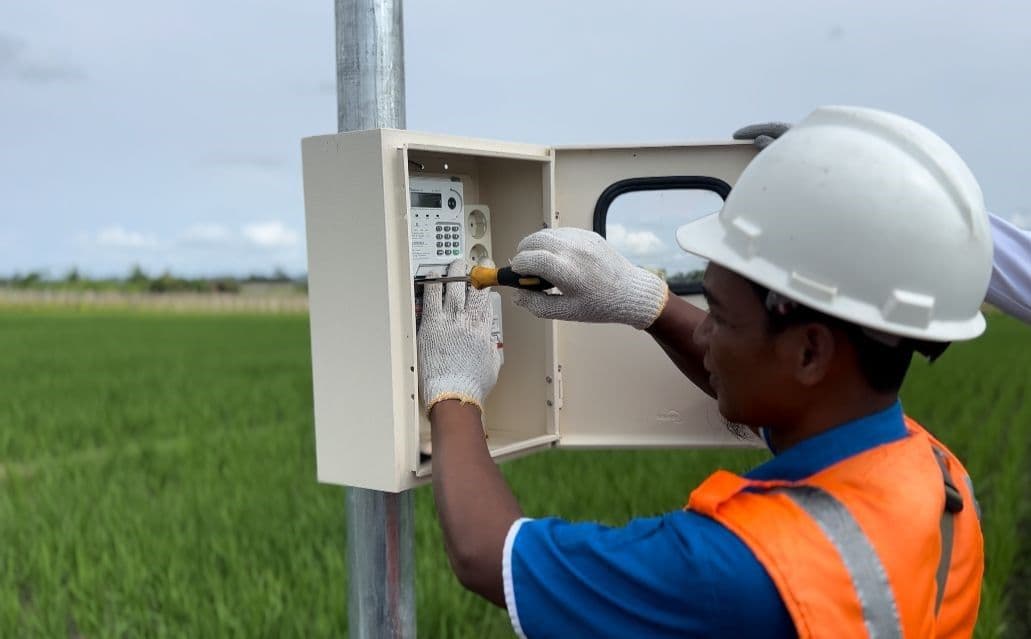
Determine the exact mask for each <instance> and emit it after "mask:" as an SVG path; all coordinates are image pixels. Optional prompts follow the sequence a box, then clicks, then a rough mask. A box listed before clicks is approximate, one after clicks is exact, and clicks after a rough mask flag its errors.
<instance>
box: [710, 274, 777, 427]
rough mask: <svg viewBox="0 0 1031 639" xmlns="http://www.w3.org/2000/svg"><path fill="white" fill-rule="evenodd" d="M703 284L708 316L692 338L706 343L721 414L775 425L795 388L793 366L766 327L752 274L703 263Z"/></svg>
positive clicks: (752, 423)
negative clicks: (778, 350)
mask: <svg viewBox="0 0 1031 639" xmlns="http://www.w3.org/2000/svg"><path fill="white" fill-rule="evenodd" d="M702 286H703V287H704V294H705V298H706V300H707V301H708V303H709V317H708V318H707V319H706V320H705V321H704V322H703V323H702V324H701V325H699V326H698V328H697V329H696V330H695V333H694V340H695V342H696V343H697V344H698V345H699V346H701V347H702V348H704V349H705V359H704V364H705V369H706V370H707V371H708V372H709V374H710V377H709V381H710V384H711V385H712V387H713V390H714V391H715V392H716V398H717V400H718V401H719V410H720V414H721V415H723V417H724V418H726V419H727V420H729V421H731V422H736V423H739V424H745V425H746V426H755V427H758V426H770V425H774V424H775V423H777V422H778V421H780V420H781V419H782V417H784V415H785V412H784V409H785V408H786V406H785V400H789V398H790V396H791V394H792V393H791V392H790V390H791V386H792V385H791V371H790V367H788V366H787V365H786V364H787V362H786V361H784V359H785V358H783V357H778V352H777V340H776V338H775V336H773V335H771V334H769V332H768V331H767V326H766V310H765V308H764V307H763V305H762V304H761V303H760V302H759V297H758V296H757V295H756V294H755V290H754V289H753V288H752V285H751V284H750V283H749V282H748V280H746V279H744V278H743V277H741V276H739V275H737V274H735V273H733V272H732V271H729V270H727V269H725V268H723V267H720V266H717V265H715V264H710V265H709V267H708V268H707V269H705V277H704V279H703V280H702ZM781 355H783V353H781Z"/></svg>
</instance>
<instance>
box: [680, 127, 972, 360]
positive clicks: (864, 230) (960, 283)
mask: <svg viewBox="0 0 1031 639" xmlns="http://www.w3.org/2000/svg"><path fill="white" fill-rule="evenodd" d="M677 242H678V243H679V244H680V246H681V247H682V248H683V249H684V250H686V251H690V252H691V253H695V254H697V255H700V256H702V257H704V258H708V259H709V260H710V261H712V262H714V263H716V264H719V265H721V266H723V267H725V268H727V269H730V270H732V271H734V272H736V273H738V274H740V275H742V276H743V277H745V278H747V279H749V280H752V281H753V282H756V283H757V284H761V285H762V286H765V287H767V288H769V289H770V290H772V291H776V292H778V293H780V294H782V295H785V296H787V297H789V298H791V299H793V300H795V301H797V302H799V303H801V304H803V305H805V306H808V307H810V308H812V309H815V310H818V311H821V312H823V313H826V314H827V315H831V316H834V317H838V318H841V319H843V320H846V321H849V322H852V323H854V324H858V325H860V326H865V327H867V328H870V329H873V330H875V331H880V332H883V333H888V334H889V335H894V336H902V337H911V338H916V339H920V340H928V341H938V342H946V341H954V340H962V339H971V338H973V337H976V336H978V335H980V334H981V332H982V331H984V327H985V320H984V317H983V316H982V315H981V313H980V305H981V302H982V301H983V300H984V295H985V292H986V290H987V289H988V279H989V277H990V275H991V269H992V240H991V235H990V232H989V226H988V216H987V214H986V213H985V209H984V199H983V197H982V195H981V189H980V187H979V186H978V184H977V180H976V179H975V178H974V176H973V174H972V173H971V172H970V169H969V168H967V165H966V164H965V163H964V162H963V160H962V159H960V157H959V155H957V154H956V152H955V151H954V150H953V149H952V147H950V146H949V145H948V144H947V143H946V142H945V141H944V140H942V139H941V138H939V137H938V136H937V135H935V134H934V133H932V132H930V131H929V130H927V129H926V128H924V127H923V126H921V125H919V124H917V123H916V122H913V121H911V120H908V119H906V118H903V117H900V116H898V115H894V114H891V113H885V112H883V111H876V110H873V109H864V108H858V107H823V108H820V109H817V110H816V111H814V112H813V113H812V114H810V115H809V117H807V118H806V119H805V120H803V121H802V122H801V123H799V124H798V125H797V126H795V127H793V128H792V129H791V130H790V131H788V132H787V133H785V134H784V135H783V136H782V137H781V138H780V139H778V140H777V141H776V142H774V143H773V144H771V145H770V146H768V147H767V148H766V149H765V150H763V151H762V152H761V153H759V155H757V156H756V157H755V159H754V160H752V162H751V163H750V164H749V165H748V167H747V168H746V169H745V171H744V172H743V173H742V174H741V177H740V178H739V179H738V181H737V184H736V185H735V186H734V188H733V189H732V190H731V192H730V195H729V196H728V197H727V201H726V202H725V204H724V206H723V208H722V210H720V212H719V213H715V214H713V215H710V216H707V217H704V218H701V219H699V220H695V221H694V222H692V223H690V224H686V225H684V226H682V227H680V228H679V229H678V230H677Z"/></svg>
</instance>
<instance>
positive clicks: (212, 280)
mask: <svg viewBox="0 0 1031 639" xmlns="http://www.w3.org/2000/svg"><path fill="white" fill-rule="evenodd" d="M249 285H250V286H269V287H275V288H294V289H297V290H299V291H307V289H308V281H307V278H306V277H304V276H301V277H292V276H290V275H289V274H287V273H286V272H285V271H283V270H282V269H278V268H277V269H276V270H275V271H273V273H272V274H271V275H262V274H252V275H248V276H246V277H236V276H218V277H179V276H177V275H173V274H172V273H171V272H169V271H165V272H163V273H161V274H160V275H154V276H151V275H148V274H147V273H146V272H145V271H144V270H143V269H142V268H140V267H139V266H138V265H137V266H133V267H132V269H131V270H130V271H129V273H128V275H126V276H125V277H107V278H93V277H87V276H84V275H83V274H82V273H81V272H80V271H79V269H77V268H72V269H71V270H70V271H68V272H67V273H66V274H65V275H64V277H60V278H51V277H48V276H47V274H46V273H44V272H42V271H30V272H28V273H24V274H22V273H15V274H14V275H12V276H10V277H4V276H0V287H8V288H16V289H28V290H55V291H121V292H127V293H239V292H240V291H241V290H242V289H243V288H244V287H246V286H249Z"/></svg>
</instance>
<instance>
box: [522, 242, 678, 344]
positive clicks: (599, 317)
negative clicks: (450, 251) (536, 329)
mask: <svg viewBox="0 0 1031 639" xmlns="http://www.w3.org/2000/svg"><path fill="white" fill-rule="evenodd" d="M517 251H518V252H517V253H516V256H515V257H514V258H512V270H514V271H515V272H516V273H521V274H523V275H537V276H539V277H543V278H544V279H546V280H548V281H549V282H551V283H552V284H554V285H555V287H556V288H558V289H559V290H560V291H562V294H561V295H548V294H546V293H539V292H534V291H523V290H517V291H516V292H515V298H514V299H515V303H516V304H518V305H519V306H522V307H524V308H526V309H528V310H529V311H530V312H531V313H533V314H534V315H536V316H537V317H543V318H545V319H560V320H573V321H577V322H595V323H612V324H628V325H630V326H633V327H634V328H639V329H644V328H648V327H649V326H651V324H652V322H654V321H655V318H657V317H658V316H659V314H660V313H661V312H662V309H663V308H665V306H666V300H667V297H668V295H669V287H668V286H666V282H664V281H663V280H662V279H661V278H660V277H659V276H657V275H655V274H654V273H651V272H649V271H646V270H644V269H643V268H640V267H638V266H634V265H633V264H631V263H630V261H629V260H627V259H626V258H625V257H623V256H622V255H620V254H619V253H618V252H616V250H615V249H614V248H612V246H611V245H610V244H609V243H608V242H606V241H605V238H603V237H602V236H600V235H598V234H597V233H592V232H591V231H585V230H583V229H575V228H558V229H544V230H543V231H537V232H536V233H534V234H533V235H529V236H527V237H526V238H524V239H523V241H522V242H520V243H519V247H518V249H517Z"/></svg>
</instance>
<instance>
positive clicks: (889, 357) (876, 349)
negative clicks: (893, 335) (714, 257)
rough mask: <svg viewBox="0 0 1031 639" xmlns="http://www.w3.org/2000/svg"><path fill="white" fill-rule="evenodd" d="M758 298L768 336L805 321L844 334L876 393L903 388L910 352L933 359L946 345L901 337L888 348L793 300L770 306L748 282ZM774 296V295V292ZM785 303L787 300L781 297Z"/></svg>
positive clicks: (764, 292)
mask: <svg viewBox="0 0 1031 639" xmlns="http://www.w3.org/2000/svg"><path fill="white" fill-rule="evenodd" d="M749 283H750V284H751V285H752V289H753V290H754V291H755V293H756V295H758V297H759V303H760V304H762V305H763V308H764V309H766V320H767V322H766V326H767V328H768V329H769V330H770V332H771V333H779V332H781V331H783V330H784V329H786V328H788V327H789V326H795V325H798V324H802V323H805V322H818V323H820V324H825V325H827V326H829V327H831V328H837V329H839V330H841V331H842V332H844V333H845V334H846V335H847V336H848V339H849V341H850V342H852V346H853V347H855V349H856V357H857V359H858V360H859V368H860V370H861V371H862V373H863V377H865V378H866V381H867V383H868V384H869V385H870V387H871V388H872V389H873V390H875V391H877V392H882V393H883V392H896V391H898V390H899V389H900V388H902V381H903V380H904V379H905V378H906V372H907V371H908V370H909V364H910V362H912V360H913V353H914V352H917V353H920V354H922V355H924V356H926V357H927V358H928V359H929V360H930V361H932V362H933V361H934V360H936V359H937V358H938V357H939V356H940V355H941V354H942V353H943V352H945V349H946V348H948V346H949V342H928V341H924V340H916V339H910V338H907V337H903V338H900V339H899V340H898V343H897V344H895V345H889V344H886V343H884V342H883V341H880V340H878V339H875V338H874V337H872V336H871V335H870V334H869V333H868V332H867V331H866V330H865V329H864V328H863V327H862V326H859V325H857V324H853V323H851V322H847V321H845V320H842V319H838V318H836V317H832V316H830V315H827V314H826V313H821V312H820V311H816V310H813V309H811V308H809V307H807V306H804V305H802V304H799V303H797V302H794V301H790V302H788V303H783V304H775V303H771V292H770V290H769V289H768V288H766V287H764V286H761V285H759V284H756V283H755V282H749ZM773 295H774V296H776V295H777V294H776V293H774V294H773ZM781 299H784V300H786V298H781Z"/></svg>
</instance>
